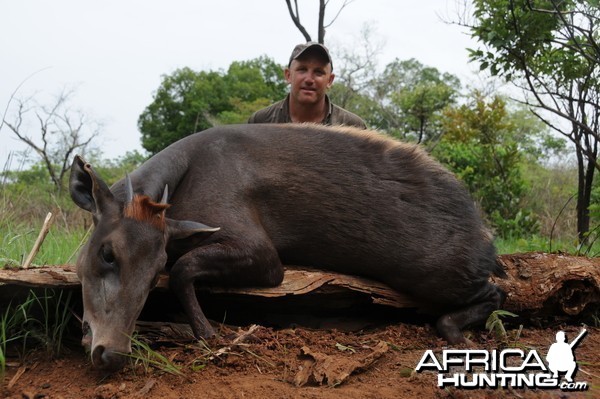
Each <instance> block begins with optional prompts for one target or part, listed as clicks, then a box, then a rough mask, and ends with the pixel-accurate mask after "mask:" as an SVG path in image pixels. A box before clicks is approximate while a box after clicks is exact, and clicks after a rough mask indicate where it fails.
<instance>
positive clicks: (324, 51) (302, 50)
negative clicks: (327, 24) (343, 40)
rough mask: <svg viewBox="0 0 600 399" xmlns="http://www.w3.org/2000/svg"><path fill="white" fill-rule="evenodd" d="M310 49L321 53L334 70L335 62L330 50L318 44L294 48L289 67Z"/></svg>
mask: <svg viewBox="0 0 600 399" xmlns="http://www.w3.org/2000/svg"><path fill="white" fill-rule="evenodd" d="M309 49H315V50H317V51H319V52H320V53H321V54H322V55H323V56H324V57H325V58H326V59H327V61H329V63H330V64H331V69H332V70H333V61H332V60H331V56H330V55H329V50H327V47H325V46H323V45H322V44H321V43H317V42H307V43H302V44H299V45H297V46H296V47H294V50H293V51H292V55H291V56H290V62H289V63H288V67H289V66H290V65H292V61H294V60H295V59H297V58H298V57H300V56H301V55H302V54H304V53H305V52H306V51H307V50H309Z"/></svg>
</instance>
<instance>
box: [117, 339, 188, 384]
mask: <svg viewBox="0 0 600 399" xmlns="http://www.w3.org/2000/svg"><path fill="white" fill-rule="evenodd" d="M124 355H125V356H127V357H129V358H130V359H131V361H132V362H133V365H134V366H138V365H139V366H142V367H143V368H144V371H145V372H146V373H148V372H149V371H150V369H151V368H154V369H156V370H159V371H162V372H165V373H168V374H173V375H177V376H180V377H185V374H184V373H183V371H181V367H180V366H178V365H176V364H175V363H173V362H172V361H171V360H169V359H167V358H166V357H165V356H164V355H162V354H160V353H159V352H157V351H155V350H153V349H152V348H151V347H150V346H149V345H148V344H147V343H145V342H144V341H142V340H141V339H139V338H138V337H135V336H134V337H131V353H125V354H124Z"/></svg>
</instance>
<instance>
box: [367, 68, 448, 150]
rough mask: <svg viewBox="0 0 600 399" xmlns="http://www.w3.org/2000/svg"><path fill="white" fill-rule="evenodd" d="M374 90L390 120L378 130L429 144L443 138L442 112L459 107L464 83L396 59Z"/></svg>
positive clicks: (446, 74)
mask: <svg viewBox="0 0 600 399" xmlns="http://www.w3.org/2000/svg"><path fill="white" fill-rule="evenodd" d="M374 86H375V95H374V99H375V100H376V101H377V102H378V103H379V104H380V107H381V108H383V109H384V114H385V115H386V116H387V118H385V119H384V120H382V121H381V122H387V123H380V124H378V125H376V126H379V127H380V128H381V129H383V130H386V131H387V132H388V133H390V134H391V135H393V136H396V137H398V138H401V139H403V140H410V141H415V142H419V143H425V144H428V143H431V142H434V141H436V140H437V139H438V137H439V136H440V135H441V134H442V129H441V123H440V122H441V117H442V111H443V110H444V109H445V108H446V107H447V106H449V105H451V104H454V103H455V101H456V98H457V96H458V94H459V90H460V80H459V79H458V78H457V77H456V76H454V75H451V74H449V73H441V72H440V71H438V70H437V69H436V68H432V67H426V66H424V65H423V64H421V63H420V62H419V61H417V60H415V59H410V60H406V61H400V60H398V59H396V60H395V61H393V62H391V63H390V64H388V65H387V66H386V68H385V70H384V72H383V74H382V75H381V76H380V77H379V78H378V80H377V82H376V83H375V84H374ZM380 112H381V111H380Z"/></svg>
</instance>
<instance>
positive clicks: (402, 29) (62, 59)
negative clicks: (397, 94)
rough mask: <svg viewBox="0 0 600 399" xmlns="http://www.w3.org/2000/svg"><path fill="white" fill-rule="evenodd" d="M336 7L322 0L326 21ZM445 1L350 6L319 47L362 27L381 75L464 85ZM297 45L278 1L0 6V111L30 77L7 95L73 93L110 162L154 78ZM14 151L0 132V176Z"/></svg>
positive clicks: (125, 145)
mask: <svg viewBox="0 0 600 399" xmlns="http://www.w3.org/2000/svg"><path fill="white" fill-rule="evenodd" d="M341 2H342V0H330V3H329V6H328V8H327V10H328V12H329V15H328V16H329V18H326V20H329V19H330V18H331V17H332V16H333V13H334V10H337V8H338V7H339V5H340V4H341ZM299 3H300V7H301V10H300V13H301V19H302V21H303V23H304V24H305V26H306V27H307V29H308V30H309V32H310V33H311V34H312V35H314V37H316V15H317V12H318V8H317V7H318V1H317V0H299ZM457 3H459V4H460V3H462V0H355V1H354V2H353V3H351V4H350V5H348V6H347V7H346V8H345V9H344V10H343V11H342V13H341V14H340V16H339V18H338V19H337V20H336V21H335V23H334V24H333V25H332V26H331V27H330V28H329V29H328V32H327V35H326V38H325V41H326V44H328V45H330V46H332V50H335V48H334V46H343V45H345V46H349V45H350V46H351V45H352V44H353V43H355V42H356V38H357V36H358V35H359V33H360V30H361V27H362V26H363V25H364V24H365V23H370V24H371V25H372V26H373V27H374V28H376V31H377V35H376V38H377V39H378V40H382V41H384V42H385V47H384V48H383V52H382V54H381V55H380V57H379V65H380V66H381V68H383V66H384V65H386V64H387V63H389V62H391V61H393V60H394V59H395V58H398V59H400V60H405V59H409V58H416V59H417V60H419V61H420V62H421V63H423V64H425V65H427V66H433V67H436V68H438V69H439V70H440V71H441V72H450V73H453V74H455V75H457V76H458V77H459V78H460V79H461V80H462V81H463V82H465V83H466V82H468V81H469V80H473V77H474V76H475V74H474V72H473V71H475V70H476V66H475V65H473V64H468V55H467V51H466V48H467V47H475V42H474V41H473V40H472V39H471V38H470V37H469V35H468V34H467V33H466V31H465V30H464V29H462V28H460V27H458V26H456V25H449V24H447V23H445V22H444V21H443V20H442V19H444V18H445V19H448V18H453V17H455V16H456V4H457ZM303 41H304V39H303V37H302V35H301V34H300V33H299V31H298V30H297V29H296V27H295V26H294V25H293V23H292V21H291V19H290V17H289V14H288V11H287V6H286V4H285V0H253V1H249V0H170V1H166V0H163V1H159V0H103V1H91V0H52V1H49V0H0V59H1V61H0V114H3V113H4V109H5V107H6V104H7V102H8V100H9V98H10V95H11V93H12V92H13V91H14V90H15V89H16V88H17V86H18V85H19V84H20V83H21V82H22V81H23V80H24V79H26V78H27V77H28V76H29V75H31V74H33V73H35V72H36V71H40V72H38V73H36V74H35V75H34V76H33V77H31V78H30V79H28V80H27V81H26V82H25V84H24V85H23V86H22V87H21V88H20V90H19V92H18V93H17V97H18V98H25V97H28V96H31V95H32V94H36V96H38V98H40V99H44V98H47V97H48V96H50V95H55V94H58V93H59V92H60V91H61V90H62V89H63V88H65V87H68V88H74V89H75V96H74V97H73V99H72V100H73V101H72V105H73V108H77V109H81V110H83V111H84V112H85V113H86V114H87V115H89V116H90V117H91V118H93V119H95V120H97V121H100V122H102V123H103V131H102V138H101V141H99V142H98V143H97V144H99V145H100V147H101V150H102V151H103V153H104V156H105V157H107V158H113V157H116V156H119V155H122V154H124V153H125V151H128V150H133V149H141V145H140V133H139V132H138V130H137V119H138V117H139V115H140V113H141V112H142V111H143V109H144V108H145V107H146V106H147V105H148V104H150V102H151V101H152V94H153V92H154V91H155V90H156V89H157V88H158V86H159V84H160V81H161V75H164V74H170V73H172V72H173V71H174V70H176V69H177V68H182V67H190V68H192V69H194V70H210V69H212V70H217V69H226V68H227V67H228V66H229V64H230V63H231V62H232V61H242V60H249V59H252V58H256V57H258V56H260V55H267V56H270V57H272V58H273V59H275V61H276V62H278V63H281V64H284V63H287V60H288V58H289V54H290V52H291V50H292V48H293V47H294V45H296V44H297V43H300V42H303ZM334 54H335V51H334ZM334 63H335V59H334ZM42 101H43V100H42ZM11 111H14V108H13V109H9V111H8V114H7V117H6V118H7V120H11V118H12V117H13V116H14V112H11ZM35 133H36V131H35V129H33V130H31V134H32V135H35ZM22 148H23V147H22V146H21V145H20V144H19V143H18V142H17V141H16V139H15V138H14V137H13V135H12V133H11V132H10V131H9V130H8V129H7V128H6V127H4V128H3V129H2V131H0V168H1V167H2V166H3V165H4V162H5V160H6V157H7V154H8V152H9V151H14V150H18V149H22ZM13 166H14V165H13Z"/></svg>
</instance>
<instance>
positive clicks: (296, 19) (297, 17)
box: [285, 0, 312, 42]
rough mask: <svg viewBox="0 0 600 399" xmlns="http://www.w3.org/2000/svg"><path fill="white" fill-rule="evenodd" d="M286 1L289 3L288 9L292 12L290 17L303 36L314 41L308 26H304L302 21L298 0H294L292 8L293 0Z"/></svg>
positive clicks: (308, 40)
mask: <svg viewBox="0 0 600 399" xmlns="http://www.w3.org/2000/svg"><path fill="white" fill-rule="evenodd" d="M285 3H286V4H287V7H288V11H289V13H290V17H291V18H292V21H293V22H294V25H296V28H298V30H299V31H300V33H302V36H304V39H306V41H307V42H310V41H312V39H311V37H310V35H309V34H308V32H307V31H306V28H304V26H303V25H302V24H301V23H300V11H299V10H298V0H294V8H293V9H292V4H291V0H285Z"/></svg>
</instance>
